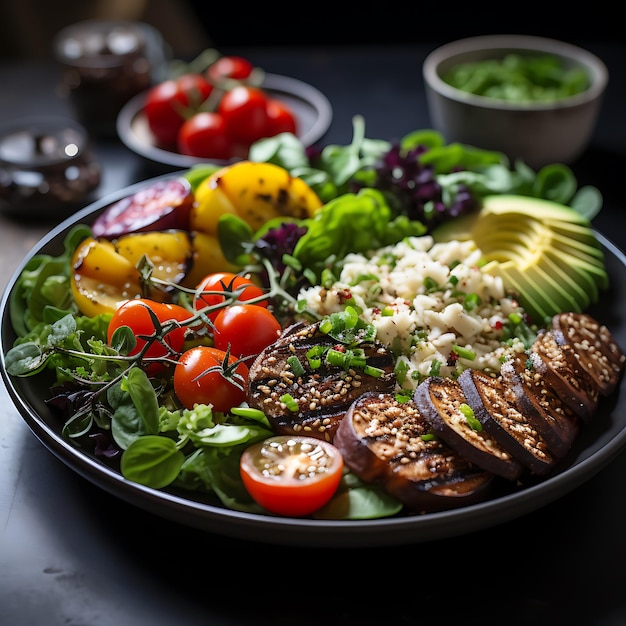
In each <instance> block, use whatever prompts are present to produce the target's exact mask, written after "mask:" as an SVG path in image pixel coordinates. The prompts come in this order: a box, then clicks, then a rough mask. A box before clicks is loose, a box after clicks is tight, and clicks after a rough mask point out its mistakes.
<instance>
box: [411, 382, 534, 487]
mask: <svg viewBox="0 0 626 626" xmlns="http://www.w3.org/2000/svg"><path fill="white" fill-rule="evenodd" d="M413 399H414V401H415V404H416V405H417V408H418V409H419V411H420V413H421V414H422V415H423V416H424V418H425V419H426V420H427V421H428V422H429V423H430V425H431V426H432V428H433V430H434V431H435V433H436V434H437V436H439V437H440V438H441V439H443V440H444V441H445V442H446V443H447V444H448V445H449V446H450V447H451V448H453V449H454V450H456V451H457V452H458V453H459V454H461V455H462V456H464V457H465V458H466V459H467V460H468V461H471V462H472V463H474V464H476V465H478V466H479V467H482V468H483V469H484V470H486V471H488V472H492V473H493V474H496V475H498V476H502V477H503V478H507V479H509V480H516V479H517V478H519V477H520V475H521V474H522V472H523V470H524V466H523V465H522V464H521V463H520V462H519V461H518V460H517V459H515V458H514V457H513V456H512V455H511V453H510V452H508V451H507V450H505V449H504V448H503V447H502V446H501V445H500V444H499V443H498V442H497V440H496V439H495V437H494V436H493V435H491V434H490V433H489V432H488V431H487V430H486V429H484V428H482V425H481V424H480V423H479V424H472V423H471V422H470V420H469V419H468V415H467V412H468V411H471V408H470V407H469V404H468V402H467V398H466V397H465V394H464V393H463V389H462V388H461V385H460V384H459V382H458V381H456V380H453V379H451V378H443V377H441V376H431V377H430V378H427V379H425V380H424V381H422V382H421V383H420V384H419V385H418V386H417V388H416V389H415V393H414V395H413ZM476 421H478V420H476Z"/></svg>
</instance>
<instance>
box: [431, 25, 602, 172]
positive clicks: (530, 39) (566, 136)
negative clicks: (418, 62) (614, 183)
mask: <svg viewBox="0 0 626 626" xmlns="http://www.w3.org/2000/svg"><path fill="white" fill-rule="evenodd" d="M509 53H516V54H520V55H529V54H535V53H540V54H542V53H544V54H552V55H556V56H557V57H560V58H561V59H562V60H563V65H564V67H565V68H567V69H569V68H571V67H575V66H581V67H583V68H584V69H586V71H587V72H588V75H589V77H590V86H589V88H588V89H586V90H585V91H583V92H581V93H579V94H576V95H573V96H569V97H567V98H563V99H561V100H558V101H555V102H551V103H529V104H518V103H513V102H510V101H506V100H497V99H495V98H490V97H485V96H480V95H475V94H471V93H468V92H465V91H462V90H460V89H457V88H455V87H453V86H451V85H450V84H448V83H447V82H445V81H444V80H443V78H442V76H444V75H445V73H446V72H447V71H448V70H450V69H451V68H452V67H454V66H456V65H458V64H460V63H468V62H475V61H481V60H485V59H501V58H502V57H504V56H505V55H506V54H509ZM422 70H423V78H424V83H425V88H426V98H427V104H428V111H429V115H430V119H431V125H432V127H433V128H434V129H436V130H438V131H439V132H441V133H442V134H443V135H444V137H445V138H446V140H447V141H448V142H459V143H463V144H468V145H472V146H476V147H479V148H484V149H488V150H498V151H500V152H503V153H504V154H505V155H506V156H507V157H508V158H509V159H510V160H511V162H514V161H516V160H518V159H519V160H522V161H524V162H525V163H526V164H527V165H529V166H530V167H533V168H535V169H538V168H540V167H543V166H544V165H547V164H550V163H564V164H570V163H572V162H573V161H575V160H576V159H577V158H578V157H579V156H581V155H582V153H583V152H584V151H585V149H586V148H587V146H588V145H589V142H590V140H591V136H592V134H593V130H594V127H595V124H596V121H597V117H598V113H599V110H600V106H601V101H602V96H603V94H604V91H605V89H606V86H607V84H608V78H609V76H608V70H607V68H606V65H605V64H604V63H603V62H602V61H601V60H600V59H599V58H598V57H597V56H595V55H594V54H592V53H590V52H588V51H587V50H584V49H583V48H579V47H577V46H574V45H572V44H569V43H566V42H563V41H558V40H555V39H547V38H544V37H535V36H527V35H485V36H480V37H469V38H467V39H460V40H457V41H453V42H451V43H448V44H445V45H443V46H441V47H439V48H437V49H435V50H434V51H432V52H431V53H430V54H429V55H428V56H427V57H426V59H425V61H424V64H423V68H422Z"/></svg>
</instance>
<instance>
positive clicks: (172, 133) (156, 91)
mask: <svg viewBox="0 0 626 626" xmlns="http://www.w3.org/2000/svg"><path fill="white" fill-rule="evenodd" d="M212 91H213V85H211V83H209V81H207V80H206V79H205V78H204V77H203V76H202V75H201V74H183V75H182V76H180V77H178V78H173V79H169V80H165V81H163V82H161V83H159V84H158V85H155V86H154V87H152V88H151V89H150V90H149V91H148V94H147V96H146V101H145V103H144V106H143V113H144V115H145V116H146V120H147V122H148V126H149V127H150V130H151V131H152V134H153V135H154V136H155V138H156V139H157V141H158V142H159V143H160V144H162V145H165V146H175V145H176V138H177V136H178V131H179V130H180V128H181V126H182V125H183V122H184V121H185V120H186V119H187V118H188V117H190V116H191V115H192V114H193V113H196V112H197V111H198V109H199V107H200V105H201V104H202V103H203V102H204V101H205V100H206V99H207V98H208V97H209V95H210V94H211V92H212Z"/></svg>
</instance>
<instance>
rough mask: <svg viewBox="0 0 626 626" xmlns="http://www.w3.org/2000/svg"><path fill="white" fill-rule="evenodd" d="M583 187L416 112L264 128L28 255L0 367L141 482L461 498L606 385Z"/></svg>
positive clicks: (594, 246) (276, 497) (254, 504)
mask: <svg viewBox="0 0 626 626" xmlns="http://www.w3.org/2000/svg"><path fill="white" fill-rule="evenodd" d="M601 205H602V197H601V194H600V193H599V191H598V190H597V189H595V188H594V187H579V186H578V184H577V181H576V179H575V177H574V175H573V173H572V171H571V170H570V169H569V168H568V167H567V166H565V165H561V164H553V165H550V166H546V167H544V168H542V169H541V170H539V171H537V172H536V171H534V170H532V169H531V168H529V167H527V166H526V165H525V164H524V163H521V162H518V163H515V164H510V163H509V162H508V161H507V160H506V158H505V157H504V156H503V155H502V154H500V153H497V152H492V151H486V150H481V149H478V148H474V147H472V146H465V145H459V144H447V143H446V142H445V140H444V138H443V137H442V136H441V135H440V134H439V133H437V132H435V131H432V130H428V129H426V130H420V131H415V132H412V133H410V134H408V135H406V136H405V137H404V138H402V140H401V141H398V142H389V141H384V140H373V139H368V138H367V137H366V134H365V124H364V121H363V120H362V119H361V118H360V117H355V119H354V133H353V140H352V142H351V144H349V145H347V146H338V145H328V146H325V147H324V148H315V147H313V148H305V147H304V146H303V145H302V144H301V143H300V141H299V140H298V139H297V137H295V136H294V135H293V134H291V133H281V134H279V135H277V136H275V137H272V138H269V139H263V140H260V141H258V142H256V143H255V144H253V145H252V147H251V149H250V155H249V159H248V160H245V161H238V162H236V163H232V164H229V165H226V166H224V165H217V164H211V163H206V164H203V165H198V166H194V167H193V168H191V169H189V170H185V171H181V172H179V173H177V174H173V175H170V176H167V177H161V178H159V179H155V180H151V181H146V182H145V183H144V184H143V185H142V186H141V188H140V189H139V190H138V191H136V192H134V193H132V194H129V195H128V196H126V197H124V198H122V199H120V200H117V201H115V202H112V203H111V204H110V205H108V206H106V207H105V208H104V209H103V210H102V211H101V212H100V213H98V214H96V215H95V217H94V219H93V221H92V222H91V223H79V224H75V225H74V226H73V227H72V228H71V229H70V230H69V232H68V233H67V235H66V236H65V241H64V252H63V253H62V254H60V255H58V256H50V255H45V254H38V255H35V256H34V257H33V258H32V259H31V260H30V261H29V262H28V263H27V265H26V266H25V267H24V269H23V271H22V272H21V274H20V276H19V278H18V280H17V282H16V284H15V286H14V288H13V290H12V293H11V298H10V303H9V304H10V316H11V322H12V325H13V328H14V331H15V335H16V337H17V338H16V340H15V342H14V345H13V346H12V347H11V348H10V350H9V351H8V353H7V354H6V355H5V363H6V369H7V372H8V374H9V375H10V376H16V377H21V376H40V377H47V378H46V380H47V381H49V385H48V387H49V397H48V398H47V400H46V404H47V406H48V407H49V408H50V410H51V411H52V412H53V413H54V414H55V415H56V416H58V420H59V422H60V423H62V424H63V436H64V437H65V438H67V439H68V440H70V441H72V442H73V445H75V446H76V447H77V448H80V449H82V450H84V451H85V452H86V453H87V454H90V455H93V456H94V457H95V458H97V459H99V460H100V461H101V462H102V463H103V464H106V465H107V466H109V467H113V468H115V469H116V470H117V471H119V472H120V473H121V474H122V475H123V476H124V477H125V478H126V479H128V480H129V481H133V482H136V483H139V484H141V485H145V486H147V487H150V488H154V489H159V490H160V489H163V490H176V491H177V492H178V493H184V494H188V497H189V498H194V497H200V498H203V499H208V500H209V501H214V502H216V503H217V504H219V505H221V506H224V507H227V508H230V509H235V510H239V511H249V512H254V513H265V514H268V515H282V516H291V517H305V516H311V517H313V518H316V519H352V520H355V519H356V520H358V519H375V518H382V517H391V516H398V515H418V514H424V513H428V512H431V511H440V510H446V509H452V508H457V507H462V506H465V505H467V504H471V503H474V502H480V501H482V500H485V499H487V498H489V497H490V496H491V494H493V493H494V492H498V489H499V490H500V491H501V489H502V485H505V488H506V489H509V490H515V489H521V488H523V487H524V485H525V484H528V483H530V482H532V481H535V480H541V479H542V478H543V477H545V476H548V475H550V473H551V472H553V471H554V470H555V468H557V467H558V464H559V461H560V460H561V459H562V458H563V457H564V455H565V454H566V453H567V451H568V450H569V449H570V448H571V446H572V445H573V443H574V441H575V438H576V436H577V435H578V433H579V431H580V430H581V429H583V428H584V427H585V424H586V423H587V422H588V421H589V420H590V419H592V418H593V417H594V415H595V414H596V411H597V409H598V406H599V404H600V403H601V401H602V399H603V398H604V397H606V396H609V395H610V394H612V393H613V392H614V391H615V388H616V386H617V384H618V380H619V378H620V377H621V374H622V370H623V364H624V354H623V353H622V351H621V349H620V347H619V346H618V345H617V344H616V343H615V341H614V340H613V338H612V336H611V333H610V331H609V329H608V328H607V327H606V326H604V325H602V324H601V323H599V322H597V321H596V320H595V319H593V318H592V317H591V316H589V315H588V314H587V313H586V310H587V309H588V308H589V307H590V306H591V305H593V304H594V303H596V302H597V301H598V299H599V297H600V295H601V293H602V292H603V291H604V290H605V289H606V288H607V287H608V280H609V279H608V274H607V272H606V268H605V267H604V258H603V253H602V248H601V246H600V244H599V242H598V241H597V239H596V237H595V234H594V231H593V228H592V227H591V219H592V218H593V217H594V216H595V215H596V214H597V212H598V211H599V210H600V209H601ZM583 344H584V345H587V346H589V345H590V346H591V349H589V350H585V351H583V350H581V348H580V346H581V345H583ZM538 378H540V379H541V381H542V383H541V384H540V385H538V384H537V380H538ZM538 388H539V390H538Z"/></svg>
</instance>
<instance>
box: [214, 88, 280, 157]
mask: <svg viewBox="0 0 626 626" xmlns="http://www.w3.org/2000/svg"><path fill="white" fill-rule="evenodd" d="M217 112H218V113H220V114H221V115H222V116H223V117H224V122H225V124H226V128H227V129H228V134H229V135H230V137H231V138H232V140H233V142H235V143H240V144H241V145H242V146H245V147H249V146H250V144H252V143H253V142H255V141H257V139H261V138H262V137H267V131H268V123H267V96H266V95H265V93H264V92H263V91H262V90H261V89H259V88H258V87H250V86H248V85H237V86H236V87H233V88H232V89H230V90H229V91H227V92H226V93H225V94H224V95H223V96H222V99H221V100H220V103H219V105H218V107H217Z"/></svg>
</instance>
